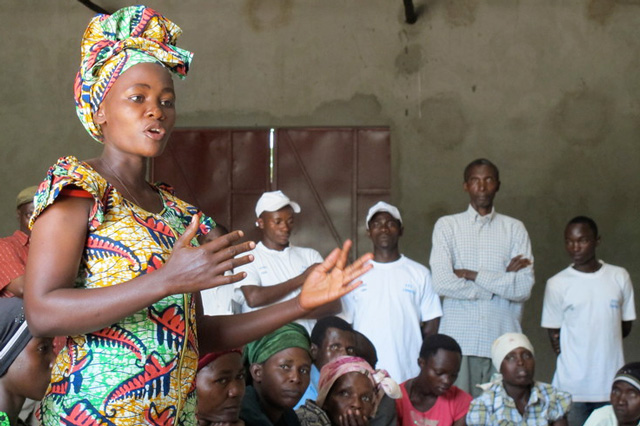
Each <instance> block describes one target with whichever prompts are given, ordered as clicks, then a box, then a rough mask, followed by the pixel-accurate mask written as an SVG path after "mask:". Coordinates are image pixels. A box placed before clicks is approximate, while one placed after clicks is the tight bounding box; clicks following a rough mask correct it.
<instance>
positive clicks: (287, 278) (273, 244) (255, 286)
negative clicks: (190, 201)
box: [233, 191, 340, 334]
mask: <svg viewBox="0 0 640 426" xmlns="http://www.w3.org/2000/svg"><path fill="white" fill-rule="evenodd" d="M295 213H300V205H299V204H298V203H296V202H294V201H291V200H290V199H289V197H287V196H286V195H284V194H283V193H282V191H272V192H265V193H264V194H262V196H261V197H260V199H259V200H258V203H257V204H256V217H257V220H256V226H258V228H259V229H260V231H262V239H261V240H260V242H258V244H256V248H255V249H253V250H251V251H250V252H248V254H251V255H253V257H254V260H253V262H251V263H248V264H246V265H242V266H240V267H238V268H236V269H235V270H234V272H236V273H237V272H246V273H247V276H246V277H245V278H244V279H243V280H242V281H239V282H238V283H236V284H235V290H234V296H233V297H234V300H235V302H237V303H238V304H239V305H241V311H242V312H250V311H253V310H255V309H259V308H262V307H265V306H268V305H271V304H273V303H276V302H280V301H283V300H289V299H292V298H294V297H295V296H297V295H298V293H300V287H302V284H303V283H304V280H305V278H306V277H307V274H308V273H309V272H310V270H311V267H312V266H315V265H316V264H318V263H322V256H320V253H318V252H317V251H315V250H314V249H311V248H303V247H293V246H291V245H290V244H289V238H290V237H291V232H292V231H293V227H294V222H295V221H294V214H295ZM336 302H337V303H333V304H329V305H327V306H326V307H323V308H321V309H320V310H316V312H314V313H312V314H311V316H309V318H318V317H321V316H325V315H329V314H332V313H335V312H339V310H340V301H336ZM296 322H298V323H299V324H301V325H302V326H304V327H305V328H306V329H307V332H308V333H309V334H310V333H311V330H313V326H314V324H315V320H312V319H302V320H298V321H296Z"/></svg>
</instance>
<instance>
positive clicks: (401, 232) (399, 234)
mask: <svg viewBox="0 0 640 426" xmlns="http://www.w3.org/2000/svg"><path fill="white" fill-rule="evenodd" d="M402 234H404V226H402V225H400V232H398V236H399V237H402Z"/></svg>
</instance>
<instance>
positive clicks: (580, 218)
mask: <svg viewBox="0 0 640 426" xmlns="http://www.w3.org/2000/svg"><path fill="white" fill-rule="evenodd" d="M580 223H581V224H584V225H587V226H588V227H589V228H591V230H592V231H593V236H594V237H596V238H598V225H596V221H595V220H593V219H591V218H590V217H587V216H576V217H574V218H573V219H571V220H570V221H569V223H567V228H568V227H569V225H576V224H580Z"/></svg>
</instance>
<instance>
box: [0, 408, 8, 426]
mask: <svg viewBox="0 0 640 426" xmlns="http://www.w3.org/2000/svg"><path fill="white" fill-rule="evenodd" d="M0 426H10V423H9V416H7V413H3V412H2V411H0Z"/></svg>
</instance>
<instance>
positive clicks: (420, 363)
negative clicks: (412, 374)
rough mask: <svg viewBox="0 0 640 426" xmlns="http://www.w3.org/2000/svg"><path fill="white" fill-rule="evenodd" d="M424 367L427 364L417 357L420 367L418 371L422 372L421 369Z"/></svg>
mask: <svg viewBox="0 0 640 426" xmlns="http://www.w3.org/2000/svg"><path fill="white" fill-rule="evenodd" d="M426 365H427V362H426V361H425V360H424V359H423V358H422V357H418V367H420V370H422V368H423V367H424V366H426Z"/></svg>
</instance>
